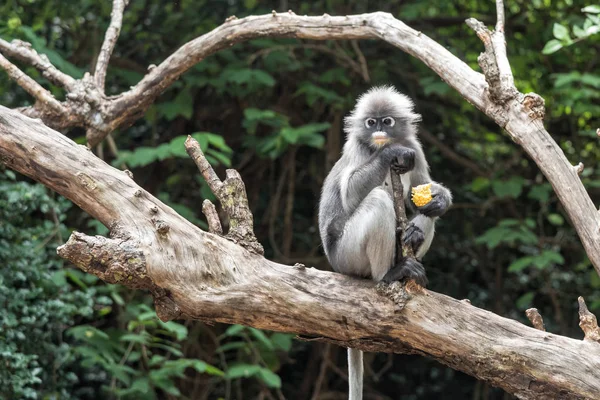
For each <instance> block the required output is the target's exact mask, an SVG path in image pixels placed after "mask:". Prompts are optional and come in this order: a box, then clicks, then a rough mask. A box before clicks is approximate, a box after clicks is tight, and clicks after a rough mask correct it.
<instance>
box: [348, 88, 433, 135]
mask: <svg viewBox="0 0 600 400" xmlns="http://www.w3.org/2000/svg"><path fill="white" fill-rule="evenodd" d="M414 107H415V104H414V103H413V101H412V100H411V99H410V97H408V96H406V95H404V94H402V93H400V92H398V91H397V90H396V88H394V87H393V86H391V85H385V86H375V87H373V88H371V89H369V90H368V91H367V92H365V93H363V94H362V95H361V96H360V97H359V98H358V100H357V102H356V105H355V106H354V109H353V110H352V112H351V113H350V115H348V116H347V117H346V118H345V119H344V122H345V131H346V133H347V134H348V135H350V133H351V132H358V131H360V129H362V127H363V126H364V125H363V124H364V121H365V119H367V118H370V117H388V116H389V117H394V118H402V119H405V120H406V122H407V128H408V129H410V132H407V133H412V134H414V133H416V124H417V123H418V122H419V121H421V115H419V114H417V113H415V111H414Z"/></svg>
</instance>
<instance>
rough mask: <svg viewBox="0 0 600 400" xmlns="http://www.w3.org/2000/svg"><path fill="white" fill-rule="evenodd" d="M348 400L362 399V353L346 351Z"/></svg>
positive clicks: (353, 350) (354, 350) (352, 350)
mask: <svg viewBox="0 0 600 400" xmlns="http://www.w3.org/2000/svg"><path fill="white" fill-rule="evenodd" d="M348 384H349V393H348V400H362V398H363V352H362V351H360V350H357V349H348Z"/></svg>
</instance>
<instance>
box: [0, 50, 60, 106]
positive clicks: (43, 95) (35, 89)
mask: <svg viewBox="0 0 600 400" xmlns="http://www.w3.org/2000/svg"><path fill="white" fill-rule="evenodd" d="M0 68H2V69H3V70H5V71H6V73H7V74H8V76H9V77H10V78H11V79H12V80H14V81H15V82H17V84H18V85H19V86H21V87H22V88H23V89H24V90H25V91H26V92H27V93H29V94H30V95H32V96H33V97H34V98H35V99H37V100H38V101H39V102H40V103H42V104H43V105H44V106H46V107H48V108H50V109H51V110H52V112H54V113H59V114H65V109H64V107H63V106H62V105H61V104H60V102H59V101H58V100H56V99H55V98H54V96H52V93H50V92H49V91H47V90H46V89H44V88H43V87H42V85H40V84H39V83H37V82H36V81H34V80H33V79H31V78H30V77H29V76H28V75H27V74H25V73H24V72H23V71H21V70H20V69H19V68H18V67H17V66H16V65H14V64H13V63H11V62H10V61H8V60H7V59H6V58H5V57H4V56H3V55H2V54H0Z"/></svg>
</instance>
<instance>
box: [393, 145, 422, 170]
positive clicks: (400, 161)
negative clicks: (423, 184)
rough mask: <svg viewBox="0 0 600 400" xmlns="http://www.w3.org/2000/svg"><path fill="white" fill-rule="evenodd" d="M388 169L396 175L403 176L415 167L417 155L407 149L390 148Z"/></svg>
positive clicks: (401, 147)
mask: <svg viewBox="0 0 600 400" xmlns="http://www.w3.org/2000/svg"><path fill="white" fill-rule="evenodd" d="M388 153H389V155H390V167H391V168H392V169H393V170H394V172H396V173H398V174H405V173H407V172H409V171H412V169H413V168H414V167H415V157H416V155H417V153H416V152H415V151H414V150H413V149H410V148H408V147H403V146H392V147H389V149H388Z"/></svg>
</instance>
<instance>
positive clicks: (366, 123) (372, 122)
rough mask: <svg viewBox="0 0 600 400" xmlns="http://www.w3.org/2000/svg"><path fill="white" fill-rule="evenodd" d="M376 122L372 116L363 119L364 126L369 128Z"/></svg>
mask: <svg viewBox="0 0 600 400" xmlns="http://www.w3.org/2000/svg"><path fill="white" fill-rule="evenodd" d="M376 122H377V121H375V120H374V119H373V118H367V119H366V120H365V126H366V127H367V128H371V127H373V126H375V124H376Z"/></svg>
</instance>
